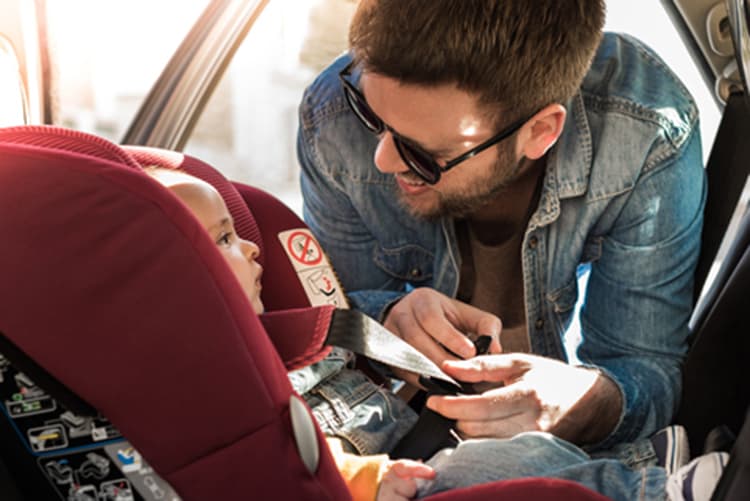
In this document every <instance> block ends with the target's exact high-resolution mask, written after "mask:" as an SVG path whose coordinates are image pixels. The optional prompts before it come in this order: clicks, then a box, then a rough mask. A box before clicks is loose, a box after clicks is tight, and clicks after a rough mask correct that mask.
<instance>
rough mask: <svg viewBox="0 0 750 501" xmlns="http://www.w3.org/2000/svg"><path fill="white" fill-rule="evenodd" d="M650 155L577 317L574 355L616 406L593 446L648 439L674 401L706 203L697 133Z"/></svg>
mask: <svg viewBox="0 0 750 501" xmlns="http://www.w3.org/2000/svg"><path fill="white" fill-rule="evenodd" d="M652 157H653V158H654V160H653V161H652V162H651V163H648V162H647V163H646V165H645V166H644V170H643V173H642V174H641V176H640V178H639V179H638V181H637V183H636V184H635V186H634V188H633V189H632V191H631V192H630V193H629V194H627V197H628V199H627V201H626V202H625V204H624V205H623V206H622V209H621V211H620V213H619V215H618V216H617V219H616V221H615V223H614V225H613V226H612V228H611V229H610V231H609V232H608V233H607V234H606V235H604V236H603V237H601V238H600V239H599V245H600V257H599V258H598V259H597V260H595V261H593V262H592V266H591V274H590V276H589V279H588V285H587V290H586V300H585V303H584V305H583V308H582V310H581V332H582V342H581V345H580V347H579V349H578V357H579V359H580V360H581V362H582V363H583V364H585V365H592V366H596V367H598V368H599V369H601V370H602V371H603V372H604V373H605V374H606V375H607V376H609V377H610V378H611V379H612V380H613V381H614V382H615V383H616V384H617V385H618V386H619V389H620V392H621V394H622V397H623V403H624V406H623V411H622V414H621V416H620V421H619V423H618V425H617V426H616V428H615V430H614V431H613V432H612V434H611V435H610V436H609V437H607V438H606V439H605V440H604V441H603V442H601V443H600V444H597V445H596V446H594V447H593V448H608V447H611V446H613V445H614V444H617V443H621V442H628V441H633V440H635V439H638V438H642V437H645V436H648V435H650V434H652V433H653V432H654V431H656V430H658V429H659V428H662V427H664V426H666V425H667V424H669V423H670V422H671V420H672V418H673V414H674V412H675V411H676V408H677V406H678V404H679V395H680V393H681V368H682V362H683V359H684V356H685V354H686V352H687V347H688V335H689V329H688V320H689V317H690V312H691V310H692V300H693V299H692V298H693V285H694V283H693V282H694V281H693V274H694V271H695V266H696V263H697V260H698V255H699V251H700V234H701V226H702V222H703V207H704V204H705V197H706V181H705V172H704V169H703V165H702V159H701V148H700V139H699V134H698V128H697V126H696V128H695V129H694V131H693V132H692V134H691V135H690V136H689V137H688V139H687V140H686V141H685V142H684V143H683V144H682V147H681V148H679V149H676V151H675V153H674V154H672V155H670V156H667V155H664V154H663V153H659V154H658V155H656V154H655V155H653V156H652Z"/></svg>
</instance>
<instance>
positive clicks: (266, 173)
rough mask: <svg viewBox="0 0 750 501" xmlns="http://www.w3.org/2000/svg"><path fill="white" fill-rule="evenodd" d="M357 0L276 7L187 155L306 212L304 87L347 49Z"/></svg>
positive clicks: (229, 75) (238, 60) (250, 40)
mask: <svg viewBox="0 0 750 501" xmlns="http://www.w3.org/2000/svg"><path fill="white" fill-rule="evenodd" d="M355 6H356V1H355V0H305V1H300V0H274V1H271V2H270V3H269V4H268V5H267V6H266V7H265V9H264V10H263V12H262V13H261V15H260V17H259V18H258V20H257V21H256V22H255V25H254V26H253V27H252V29H251V30H250V32H249V34H248V35H247V37H246V38H245V40H244V42H243V44H242V45H241V47H240V48H239V49H238V51H237V53H236V54H235V55H234V58H233V59H232V62H231V63H230V65H229V67H228V68H227V71H226V73H225V74H224V77H223V78H222V81H221V83H220V84H219V86H218V87H217V88H216V90H215V91H214V94H213V96H212V97H211V99H210V100H209V102H208V104H207V106H206V108H205V109H204V111H203V114H202V115H201V117H200V119H199V120H198V123H197V125H196V127H195V129H194V130H193V133H192V134H191V136H190V139H189V140H188V142H187V144H186V147H185V152H186V153H190V154H192V155H195V156H197V157H199V158H201V159H203V160H205V161H207V162H209V163H210V164H212V165H214V166H215V167H217V168H218V169H219V170H221V171H222V172H223V173H224V174H225V175H226V176H227V177H229V178H230V179H232V180H235V181H242V182H245V183H248V184H252V185H254V186H258V187H260V188H263V189H266V190H268V191H270V192H272V193H274V194H275V195H277V196H278V197H280V198H281V199H282V200H283V201H284V202H285V203H286V204H287V205H289V206H290V207H291V208H292V209H293V210H295V211H296V212H298V213H299V212H300V211H301V205H302V204H301V197H300V194H299V188H298V180H297V178H298V167H297V160H296V152H295V142H296V134H297V106H298V104H299V101H300V98H301V97H302V93H303V91H304V88H305V86H307V84H308V83H310V81H311V80H312V78H313V77H314V76H315V75H316V73H317V72H318V71H320V70H322V69H323V68H324V67H325V66H326V65H327V64H328V63H329V62H330V61H331V60H332V59H333V58H334V57H336V55H337V54H339V53H341V52H342V51H343V50H344V49H345V48H346V39H347V31H348V25H349V19H350V18H351V15H352V14H353V12H354V8H355Z"/></svg>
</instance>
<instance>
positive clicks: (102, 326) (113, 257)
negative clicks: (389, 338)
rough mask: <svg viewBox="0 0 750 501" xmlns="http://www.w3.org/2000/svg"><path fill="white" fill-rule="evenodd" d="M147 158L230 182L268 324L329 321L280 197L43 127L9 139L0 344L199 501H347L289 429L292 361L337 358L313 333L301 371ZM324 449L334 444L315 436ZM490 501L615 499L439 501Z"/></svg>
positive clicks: (295, 223) (303, 350) (516, 486)
mask: <svg viewBox="0 0 750 501" xmlns="http://www.w3.org/2000/svg"><path fill="white" fill-rule="evenodd" d="M145 165H161V166H164V167H168V168H180V169H184V170H185V171H187V172H189V173H191V174H194V175H196V176H198V177H201V178H203V179H205V180H207V181H209V182H210V183H212V184H213V185H214V186H216V187H217V189H218V191H219V192H220V193H221V195H222V196H223V197H224V198H225V200H226V201H227V204H228V206H229V208H230V211H231V212H232V215H233V217H234V219H235V221H236V224H237V229H238V232H239V233H240V235H241V236H243V237H244V238H249V239H252V240H254V241H255V242H256V243H257V244H258V245H259V246H261V247H262V249H263V253H262V255H261V258H260V259H261V260H262V263H263V265H264V266H265V268H266V273H265V277H266V278H265V280H264V288H263V300H264V303H266V305H267V307H268V308H269V310H270V311H269V313H267V314H264V315H263V316H262V317H269V318H273V317H274V315H277V318H282V319H283V315H284V312H285V311H293V312H297V313H298V314H297V315H292V316H290V317H289V318H296V319H303V321H304V322H306V323H312V324H315V323H316V322H318V323H320V322H321V321H320V319H321V318H324V316H325V315H324V314H325V312H330V310H331V309H332V308H331V307H322V308H321V307H319V308H311V307H310V306H309V302H308V301H307V298H306V296H305V295H304V291H303V290H302V289H301V287H300V286H299V284H298V282H299V280H298V279H297V277H296V275H295V273H294V270H293V269H291V265H290V264H289V262H288V259H287V258H286V256H285V255H284V253H283V250H282V249H280V246H281V244H279V243H278V242H279V241H278V238H277V234H278V233H279V231H281V230H284V229H288V228H290V227H292V228H293V227H303V226H304V225H303V223H302V222H301V221H300V220H299V218H297V216H295V215H294V214H293V213H292V212H291V211H290V210H289V209H287V208H286V207H284V206H283V205H282V204H281V202H279V201H278V200H277V199H275V197H273V196H272V195H270V194H268V193H265V192H263V191H261V190H258V189H256V188H252V187H249V186H246V185H242V184H238V183H230V182H228V181H226V180H225V179H224V178H223V177H222V176H221V175H220V174H219V173H218V172H217V171H216V170H215V169H213V168H212V167H211V166H209V165H207V164H205V163H203V162H201V161H199V160H197V159H194V158H192V157H190V156H188V155H183V154H179V153H175V152H168V151H163V150H158V149H153V148H143V147H119V146H116V145H114V144H112V143H109V142H108V141H106V140H104V139H101V138H98V137H95V136H91V135H88V134H84V133H80V132H75V131H70V130H67V129H62V128H56V127H43V126H29V127H16V128H10V129H0V235H2V237H1V238H2V240H3V245H2V246H0V334H2V335H4V336H5V337H7V338H8V339H9V340H10V342H11V343H12V344H14V345H15V346H16V347H17V348H18V349H19V350H21V351H22V352H23V353H25V355H26V356H28V357H29V358H31V359H33V360H34V361H35V362H36V363H37V364H39V365H40V366H41V367H42V368H44V370H46V371H47V372H48V373H49V374H50V375H51V376H52V377H54V378H55V379H56V380H57V381H59V382H60V383H61V384H62V385H64V386H65V387H67V388H68V389H70V390H71V391H72V392H74V393H75V394H77V395H78V396H79V397H80V398H81V399H82V400H83V401H85V402H86V403H88V404H90V405H91V406H93V407H94V408H96V409H97V410H98V411H99V412H101V413H102V414H103V415H104V416H106V417H107V418H108V419H109V420H110V421H111V422H112V423H113V424H114V425H115V426H116V427H117V428H118V429H119V430H120V431H121V432H122V434H123V436H125V437H126V438H127V439H128V440H129V441H130V442H131V443H132V444H133V445H134V446H135V447H136V448H137V449H138V450H139V451H140V453H141V454H142V455H143V457H144V458H145V459H147V460H148V462H149V463H150V465H151V466H153V468H154V469H155V470H156V471H157V472H159V473H160V474H161V475H162V476H163V478H164V479H165V480H166V481H167V482H169V484H170V485H171V486H173V487H174V488H175V490H176V491H177V492H178V493H179V494H180V496H181V497H183V499H198V500H204V499H223V500H232V499H273V498H278V499H316V500H318V499H320V500H323V499H330V500H336V501H338V500H345V499H348V498H349V495H348V491H347V490H346V486H345V485H344V483H343V481H342V479H341V477H340V476H339V474H338V472H337V470H336V468H335V465H334V463H333V460H332V458H331V456H330V453H329V452H328V450H327V448H326V447H325V446H321V447H320V457H319V461H318V462H317V468H316V469H313V471H312V472H311V471H309V470H308V468H307V467H306V465H305V463H304V462H303V460H302V458H301V457H300V449H299V447H298V445H297V443H296V442H295V432H294V429H293V427H292V420H291V418H290V398H294V397H293V391H292V388H291V386H290V384H289V381H288V378H287V377H286V370H287V368H288V367H289V365H290V360H292V362H293V363H292V365H295V364H297V365H298V364H301V363H310V361H312V360H314V359H315V358H316V357H320V356H321V354H324V352H325V351H324V350H322V349H321V347H320V346H318V345H315V343H317V341H316V339H315V338H314V336H312V337H310V338H305V337H304V336H301V337H300V339H312V340H313V341H314V342H313V344H314V345H315V346H313V347H312V348H311V347H309V346H302V347H299V346H298V347H296V348H294V349H293V347H292V348H290V347H287V348H288V349H282V350H281V351H282V352H285V350H286V353H287V356H285V361H286V362H287V367H285V365H284V363H283V362H282V359H281V358H280V357H279V356H278V352H277V349H276V347H275V346H274V344H273V343H272V341H271V340H270V339H269V337H268V335H267V330H266V328H265V327H264V323H262V322H261V319H260V318H259V317H258V316H256V315H255V314H253V313H252V310H251V308H250V305H249V303H248V301H247V299H246V297H245V295H244V294H243V293H242V290H241V288H240V286H239V284H238V283H237V282H236V280H235V279H234V277H233V276H232V274H231V271H230V269H229V268H228V266H227V265H226V263H225V262H224V261H223V258H222V256H221V255H220V254H219V252H217V250H216V248H215V244H214V242H212V241H211V239H210V238H209V237H208V236H207V234H206V233H205V232H204V231H203V229H202V228H201V227H200V224H199V223H198V221H197V220H196V219H195V218H194V217H193V216H192V214H190V213H189V211H188V210H187V209H186V208H185V207H184V206H183V205H182V204H181V202H180V201H179V200H178V199H176V198H175V197H173V196H172V195H171V194H170V193H169V191H168V190H166V189H165V188H163V187H162V186H161V185H159V184H158V183H157V182H155V181H154V180H153V179H151V178H150V177H149V176H148V175H146V174H145V173H144V172H142V169H141V167H142V166H145ZM299 312H302V313H303V315H302V316H300V315H299ZM279 315H280V316H281V317H279ZM301 322H302V321H300V320H297V321H289V322H286V323H285V322H283V321H282V322H269V323H267V325H272V326H274V327H273V329H284V330H290V329H301V330H304V329H305V327H304V324H303V323H301ZM323 323H324V322H323ZM313 330H314V329H313ZM318 330H319V328H318ZM285 339H287V342H288V339H289V337H288V336H287V337H286V338H285ZM289 353H291V355H289ZM307 415H308V418H310V415H309V411H308V414H307ZM2 418H3V416H0V419H2ZM5 418H8V419H9V417H8V416H7V415H6V416H5ZM314 439H315V440H316V441H317V443H318V444H324V443H325V442H324V440H323V436H322V434H321V432H320V430H319V429H318V428H317V427H314ZM1 454H2V452H1V451H0V455H1ZM4 459H5V460H6V463H7V464H8V465H10V463H9V462H8V458H4ZM490 495H492V496H496V497H497V499H526V498H534V499H542V500H544V499H550V500H551V499H563V498H564V499H580V500H592V501H594V500H602V499H604V498H603V497H602V496H600V495H598V494H596V493H593V492H591V491H589V490H587V489H585V488H583V487H582V486H580V485H578V484H575V483H572V482H566V481H559V480H552V479H519V480H513V481H505V482H496V483H492V484H485V485H482V486H475V487H472V488H469V489H462V490H456V491H451V492H447V493H443V494H440V495H437V496H433V497H432V499H435V500H437V499H440V500H448V499H461V500H475V499H476V500H478V499H486V498H487V496H490Z"/></svg>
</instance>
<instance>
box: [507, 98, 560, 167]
mask: <svg viewBox="0 0 750 501" xmlns="http://www.w3.org/2000/svg"><path fill="white" fill-rule="evenodd" d="M566 115H567V111H566V110H565V107H564V106H562V105H561V104H550V105H548V106H545V107H544V108H542V109H541V110H539V111H538V112H537V113H536V114H535V115H534V116H532V117H531V118H530V119H529V120H528V121H527V122H526V124H524V126H523V127H522V128H521V130H520V131H519V134H518V143H517V145H518V153H519V156H524V157H526V158H529V159H531V160H536V159H538V158H541V157H543V156H544V155H545V154H546V153H547V151H548V150H549V149H550V148H551V147H552V146H553V145H554V144H555V142H557V139H558V138H559V137H560V134H562V130H563V125H564V124H565V116H566Z"/></svg>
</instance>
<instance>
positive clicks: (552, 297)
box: [547, 278, 578, 314]
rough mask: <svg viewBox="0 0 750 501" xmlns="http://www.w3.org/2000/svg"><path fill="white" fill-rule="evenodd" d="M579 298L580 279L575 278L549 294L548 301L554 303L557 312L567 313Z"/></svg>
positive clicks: (553, 306) (554, 309)
mask: <svg viewBox="0 0 750 501" xmlns="http://www.w3.org/2000/svg"><path fill="white" fill-rule="evenodd" d="M577 299H578V280H577V279H575V278H574V279H573V280H571V281H570V282H568V283H567V284H566V285H564V286H563V287H560V288H559V289H557V290H554V291H552V292H550V293H548V294H547V301H549V302H550V303H552V309H553V311H554V312H555V313H558V314H560V313H566V312H568V311H570V310H572V309H573V308H574V307H575V305H576V300H577Z"/></svg>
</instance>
